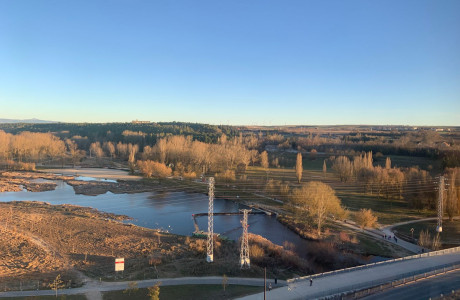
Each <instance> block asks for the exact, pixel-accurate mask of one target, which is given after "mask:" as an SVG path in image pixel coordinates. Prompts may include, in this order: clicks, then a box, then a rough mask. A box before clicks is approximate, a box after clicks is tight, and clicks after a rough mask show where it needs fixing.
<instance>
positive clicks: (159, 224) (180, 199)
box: [0, 177, 308, 256]
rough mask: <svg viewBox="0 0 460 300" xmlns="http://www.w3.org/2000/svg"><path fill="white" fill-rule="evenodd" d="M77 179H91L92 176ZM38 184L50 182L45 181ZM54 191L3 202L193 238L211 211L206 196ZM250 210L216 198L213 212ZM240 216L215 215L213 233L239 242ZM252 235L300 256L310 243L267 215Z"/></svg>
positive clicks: (254, 220) (12, 195) (1, 196)
mask: <svg viewBox="0 0 460 300" xmlns="http://www.w3.org/2000/svg"><path fill="white" fill-rule="evenodd" d="M77 179H81V180H91V179H94V178H91V177H80V178H77ZM35 181H36V182H37V181H38V182H50V181H49V180H45V179H38V180H35ZM52 182H55V183H56V184H57V186H56V189H55V190H54V191H46V192H28V191H26V190H23V191H20V192H5V193H0V201H2V202H8V201H42V202H48V203H50V204H73V205H79V206H88V207H93V208H96V209H98V210H100V211H105V212H110V213H115V214H123V215H127V216H129V217H131V218H133V220H130V221H129V222H130V223H133V224H135V225H138V226H143V227H147V228H153V229H162V230H165V231H168V232H170V233H174V234H180V235H191V234H192V232H193V231H194V230H195V227H194V222H193V218H192V215H193V214H196V213H207V212H208V197H207V196H206V195H204V194H198V193H186V192H165V193H155V192H148V193H135V194H113V193H111V192H107V193H105V194H102V195H97V196H87V195H81V194H75V192H74V190H73V187H72V186H70V185H68V184H67V183H65V182H63V181H60V180H56V181H52ZM243 208H247V207H246V206H243V205H241V204H238V203H236V202H233V201H230V200H225V199H214V212H216V213H220V212H238V210H239V209H243ZM241 218H242V216H241V215H231V216H225V215H218V216H217V215H216V216H214V232H216V233H220V234H221V235H224V236H226V237H228V238H230V239H233V240H237V239H238V238H239V237H240V235H241V233H242V228H241V223H240V220H241ZM196 221H197V224H198V226H199V228H200V230H205V231H207V222H208V218H207V217H206V216H203V217H197V218H196ZM248 223H249V229H248V230H249V232H251V233H255V234H258V235H261V236H263V237H265V238H267V239H269V240H270V241H272V242H273V243H275V244H278V245H282V244H283V242H284V241H288V242H290V243H293V244H294V245H295V247H296V252H298V254H299V255H301V256H304V255H302V254H304V253H305V249H306V247H307V243H308V242H307V241H306V240H304V239H302V238H301V237H299V236H298V235H297V234H295V233H294V232H292V231H291V230H289V229H287V228H286V227H285V226H284V225H282V224H281V223H279V222H278V221H277V220H276V217H274V216H268V215H264V214H257V215H249V218H248Z"/></svg>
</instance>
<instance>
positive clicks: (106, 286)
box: [0, 276, 286, 300]
mask: <svg viewBox="0 0 460 300" xmlns="http://www.w3.org/2000/svg"><path fill="white" fill-rule="evenodd" d="M129 282H130V281H121V282H98V281H89V282H87V283H86V284H85V285H84V286H83V287H79V288H74V289H64V290H59V291H58V295H77V294H85V295H86V297H87V298H88V300H93V299H94V300H96V299H101V298H100V296H101V292H106V291H117V290H125V289H126V288H127V287H128V284H129ZM136 282H137V283H138V287H139V288H146V287H150V286H152V285H154V284H155V283H157V282H161V285H162V286H166V285H186V284H222V277H220V276H209V277H181V278H162V279H148V280H138V281H136ZM227 282H228V284H238V285H250V286H263V285H264V279H263V278H238V277H228V281H227ZM269 282H271V283H272V286H273V287H276V286H275V284H274V281H273V280H270V281H269ZM285 285H286V281H284V280H278V284H277V286H285ZM54 293H55V292H54V291H53V290H40V291H12V292H0V298H4V297H27V296H45V295H54Z"/></svg>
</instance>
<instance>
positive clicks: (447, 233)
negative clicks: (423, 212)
mask: <svg viewBox="0 0 460 300" xmlns="http://www.w3.org/2000/svg"><path fill="white" fill-rule="evenodd" d="M436 225H437V223H436V221H425V222H417V223H412V224H406V225H401V226H397V227H395V228H394V229H395V230H397V231H398V232H400V233H402V234H405V235H407V236H411V232H410V230H411V228H414V238H415V239H418V237H419V235H420V232H421V231H422V230H428V232H429V233H430V234H431V236H434V235H435V234H436ZM440 236H441V243H442V244H443V245H442V246H443V248H444V247H446V248H449V247H456V246H460V220H454V221H452V222H449V221H447V220H444V221H443V224H442V233H441V234H440Z"/></svg>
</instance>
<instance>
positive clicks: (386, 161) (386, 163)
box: [385, 157, 391, 170]
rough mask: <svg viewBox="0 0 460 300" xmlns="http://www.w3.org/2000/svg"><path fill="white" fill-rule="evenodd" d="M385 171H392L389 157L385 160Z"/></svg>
mask: <svg viewBox="0 0 460 300" xmlns="http://www.w3.org/2000/svg"><path fill="white" fill-rule="evenodd" d="M385 169H387V170H390V169H391V159H390V158H389V157H387V158H386V160H385Z"/></svg>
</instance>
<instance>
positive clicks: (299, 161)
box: [295, 152, 303, 183]
mask: <svg viewBox="0 0 460 300" xmlns="http://www.w3.org/2000/svg"><path fill="white" fill-rule="evenodd" d="M302 172H303V168H302V154H301V153H300V152H297V161H296V163H295V176H296V177H297V182H298V183H300V181H301V180H302Z"/></svg>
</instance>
